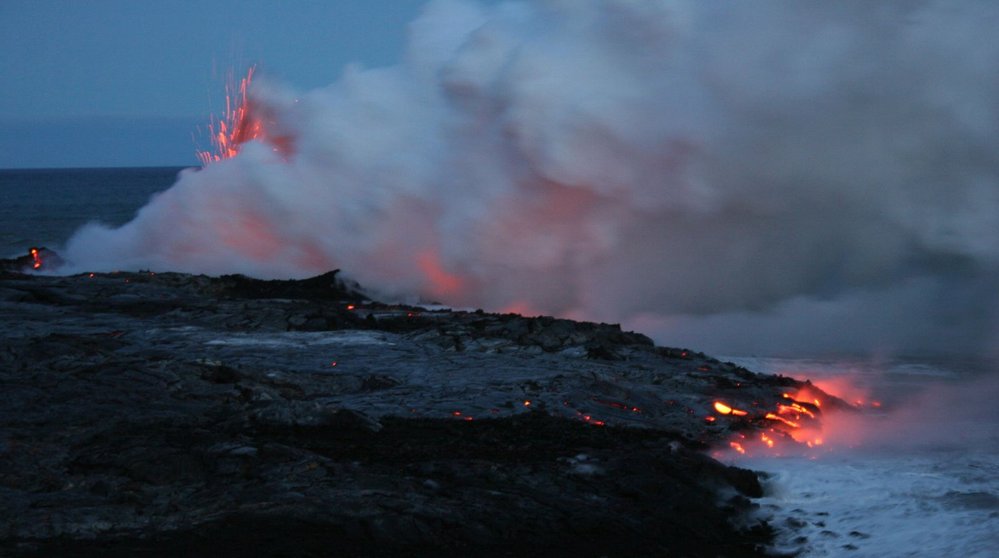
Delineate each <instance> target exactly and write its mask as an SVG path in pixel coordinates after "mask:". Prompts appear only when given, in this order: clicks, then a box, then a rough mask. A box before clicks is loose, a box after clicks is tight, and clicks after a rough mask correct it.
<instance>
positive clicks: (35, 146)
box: [0, 0, 426, 168]
mask: <svg viewBox="0 0 999 558" xmlns="http://www.w3.org/2000/svg"><path fill="white" fill-rule="evenodd" d="M425 3H426V0H391V1H371V0H324V1H318V0H316V1H306V0H299V1H275V0H239V1H236V0H216V1H212V2H201V1H193V0H158V1H156V2H135V1H132V0H91V1H86V2H82V1H81V2H75V1H70V0H3V1H2V2H0V76H2V78H0V168H46V167H106V166H161V165H163V166H170V165H195V164H197V160H196V158H195V155H194V153H195V150H196V143H197V140H198V139H199V138H200V140H201V141H200V143H201V145H202V146H205V145H206V144H207V139H205V138H204V137H203V136H201V135H199V133H198V130H199V127H200V129H201V130H203V129H204V124H205V123H207V122H208V119H209V116H210V115H211V114H212V113H213V112H217V110H218V108H219V107H220V106H221V105H220V99H221V98H222V94H223V91H224V87H225V77H226V73H227V72H228V71H230V70H233V69H235V70H236V71H238V72H242V71H244V70H245V68H247V67H248V66H249V65H250V64H257V65H258V70H259V71H260V72H262V73H264V74H266V75H268V76H270V77H273V78H277V79H280V80H281V81H282V82H284V83H286V84H288V85H290V86H292V87H294V88H297V89H301V90H307V89H312V88H315V87H320V86H324V85H328V84H330V83H332V82H334V81H335V80H336V79H337V77H338V76H339V75H340V74H341V73H342V72H343V69H344V68H345V66H347V65H348V64H351V63H359V64H362V65H363V66H364V67H379V66H386V65H391V64H392V63H394V62H395V61H397V60H398V59H399V57H400V56H401V53H402V49H403V45H404V43H405V39H406V28H407V27H406V26H407V23H408V22H410V21H411V20H413V19H414V18H415V17H416V16H417V15H418V14H419V12H420V10H421V9H422V7H423V5H424V4H425Z"/></svg>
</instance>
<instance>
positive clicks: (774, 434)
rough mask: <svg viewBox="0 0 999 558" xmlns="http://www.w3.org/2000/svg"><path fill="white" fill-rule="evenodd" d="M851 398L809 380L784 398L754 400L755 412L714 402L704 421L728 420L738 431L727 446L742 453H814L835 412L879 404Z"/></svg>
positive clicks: (824, 443)
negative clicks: (847, 399)
mask: <svg viewBox="0 0 999 558" xmlns="http://www.w3.org/2000/svg"><path fill="white" fill-rule="evenodd" d="M851 400H852V401H853V402H852V403H847V402H846V401H844V400H843V399H841V398H839V397H838V396H836V395H833V394H831V393H828V392H826V391H823V390H822V389H820V388H818V387H816V386H814V385H813V384H811V383H806V384H805V385H803V386H801V387H800V388H798V389H797V390H794V391H791V392H785V393H783V394H781V399H779V400H777V401H773V402H771V403H770V404H760V403H757V402H754V403H753V410H752V411H745V410H742V409H737V408H735V407H733V406H732V405H731V404H729V403H726V402H725V401H714V402H713V404H712V408H713V410H714V414H710V415H708V416H706V417H705V420H706V421H707V422H709V423H712V424H721V423H723V422H726V421H727V423H728V427H729V428H730V429H731V430H732V431H734V432H735V433H734V434H733V436H732V437H731V438H730V439H729V440H728V441H727V442H726V446H727V447H728V448H729V449H731V450H732V451H735V452H736V453H738V454H740V455H746V456H753V455H771V456H782V455H788V454H800V453H807V454H810V455H814V451H816V450H818V449H819V448H821V447H822V446H824V445H826V438H827V435H828V434H829V431H828V430H829V428H831V424H830V423H831V421H830V418H831V417H834V416H835V413H838V412H847V413H848V412H850V411H856V410H860V409H862V408H864V407H866V406H868V405H869V406H871V407H879V406H880V403H878V402H876V401H875V402H870V403H867V402H865V401H864V400H862V399H855V398H851Z"/></svg>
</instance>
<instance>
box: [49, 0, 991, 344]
mask: <svg viewBox="0 0 999 558" xmlns="http://www.w3.org/2000/svg"><path fill="white" fill-rule="evenodd" d="M997 18H999V5H996V4H994V3H991V2H986V1H982V2H974V1H967V2H954V1H950V0H939V1H922V2H879V3H876V4H872V3H869V2H863V1H859V0H857V1H845V2H834V3H830V2H818V1H816V2H801V1H791V0H786V1H770V2H752V3H718V2H700V1H665V0H664V1H652V0H548V1H539V2H503V3H500V4H496V5H490V6H483V5H480V4H478V3H476V2H473V1H464V0H437V1H434V2H431V3H429V4H428V5H427V7H426V9H425V11H424V12H423V14H422V16H421V17H420V18H419V19H418V20H416V21H414V22H413V23H412V24H411V26H410V29H409V33H410V35H409V40H408V46H407V51H406V53H405V57H404V59H403V61H402V62H401V63H400V64H399V65H397V66H394V67H388V68H377V69H363V68H359V67H349V68H347V69H346V70H345V71H344V73H343V75H342V77H341V78H340V79H339V80H338V81H337V82H336V83H334V84H332V85H330V86H328V87H326V88H323V89H319V90H315V91H308V92H295V91H291V90H289V89H288V88H287V87H285V86H282V85H280V84H274V83H266V82H263V83H260V82H258V84H257V85H258V86H257V87H256V88H255V89H254V91H253V92H252V95H253V99H254V103H255V106H257V107H258V108H259V110H260V111H261V112H262V113H263V114H265V115H266V117H267V119H266V126H267V128H268V134H269V135H270V136H272V137H278V136H280V137H286V138H289V140H288V141H289V142H290V144H291V153H290V154H285V153H279V152H275V150H274V149H273V147H272V146H271V145H269V144H267V143H266V142H250V143H248V144H246V145H245V146H244V149H243V151H242V152H241V153H240V154H239V155H238V156H237V157H235V158H233V159H230V160H227V161H222V162H219V163H215V164H212V165H210V166H208V167H207V168H205V169H202V170H197V171H194V170H188V171H184V172H183V173H181V175H180V177H179V179H178V181H177V183H176V184H175V185H174V186H173V187H172V188H171V189H169V190H167V191H166V192H163V193H162V194H160V195H159V196H157V197H156V198H154V199H153V200H152V201H151V202H150V203H149V205H147V206H146V207H144V208H143V209H142V210H141V211H140V212H139V213H138V215H137V216H136V218H135V219H134V220H133V221H132V222H130V223H128V224H126V225H124V226H123V227H121V228H118V229H108V228H106V227H103V226H101V225H99V224H92V225H88V226H87V227H84V228H83V229H81V230H80V231H79V232H78V233H77V234H76V235H75V236H74V237H73V238H72V239H71V240H70V241H69V243H68V246H67V248H66V254H67V256H68V259H69V260H70V261H72V262H74V263H75V265H76V266H77V268H78V269H83V268H86V269H118V268H150V269H158V270H178V271H189V272H200V273H233V272H238V273H245V274H250V275H254V276H258V277H282V278H283V277H303V276H308V275H311V274H315V273H319V272H322V271H326V270H329V269H331V268H334V267H339V268H342V269H344V270H345V272H346V273H347V274H348V275H350V276H352V277H353V278H355V279H357V280H359V281H360V282H361V283H362V284H364V285H367V286H369V287H372V288H375V289H377V290H378V291H380V292H381V293H383V294H385V295H387V296H404V295H413V294H417V295H420V296H423V297H425V298H429V299H437V300H441V301H443V302H446V303H449V304H453V305H463V306H476V307H483V308H487V309H493V310H502V309H519V310H528V311H533V312H544V313H552V314H558V315H564V316H571V317H583V318H588V319H595V320H613V321H622V320H623V321H625V322H626V324H628V325H630V324H639V325H646V326H648V327H652V329H653V332H652V333H654V334H656V336H657V337H659V338H660V339H661V340H663V341H664V342H690V343H691V344H697V345H698V346H700V347H703V348H707V349H709V350H716V349H717V350H724V347H722V346H721V344H720V342H719V340H728V339H730V338H741V339H744V340H746V341H744V343H745V344H746V345H747V347H746V348H747V349H748V350H750V351H757V352H774V351H782V350H815V348H816V347H818V348H824V349H838V350H851V349H861V350H873V349H878V350H898V351H911V350H919V349H925V348H927V347H931V348H937V349H939V348H940V347H939V344H940V343H944V344H946V347H944V348H945V349H948V350H962V351H967V350H975V351H983V352H988V351H990V350H993V348H994V347H997V346H999V343H997V341H999V334H997V332H999V302H997V299H996V296H995V293H996V292H997V290H996V289H997V287H999V186H997V178H999V149H997V147H999V126H997V124H999V105H997V104H996V101H995V99H997V98H999V41H997V40H995V39H994V38H993V37H994V28H995V24H996V21H997ZM280 151H282V152H283V151H284V149H282V150H280ZM795 340H797V341H795ZM729 350H731V349H729Z"/></svg>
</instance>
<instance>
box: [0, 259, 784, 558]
mask: <svg viewBox="0 0 999 558" xmlns="http://www.w3.org/2000/svg"><path fill="white" fill-rule="evenodd" d="M15 264H17V262H10V261H8V262H7V266H6V270H5V271H0V314H2V317H3V319H2V322H0V323H2V324H4V325H3V334H2V339H3V341H2V348H0V495H2V501H3V503H4V505H3V506H0V551H2V552H0V554H3V555H13V556H70V555H71V556H98V555H100V556H133V555H142V556H178V555H191V556H196V555H207V554H209V553H211V554H216V555H236V554H255V555H260V556H281V555H285V556H334V555H335V556H376V555H378V556H384V555H405V556H424V555H425V556H445V555H453V556H466V555H477V556H529V555H541V554H547V555H557V556H561V555H572V556H617V555H626V554H632V555H633V554H636V553H638V554H640V555H649V556H762V555H765V552H764V548H765V546H766V545H767V544H768V543H769V542H770V541H771V540H772V536H773V532H772V529H771V527H770V526H769V525H767V524H766V523H764V522H761V521H759V520H757V519H753V517H752V510H753V507H754V504H753V502H752V499H753V498H755V497H759V496H760V495H761V494H762V489H761V486H760V482H759V479H758V478H757V475H756V474H755V473H753V472H750V471H746V470H742V469H738V468H735V467H730V466H726V465H723V464H721V463H719V462H717V461H715V460H713V459H712V458H710V457H708V456H707V455H706V451H705V450H706V449H707V448H708V447H709V445H711V444H716V443H719V442H722V441H724V440H725V439H727V437H729V436H731V435H732V434H733V433H734V432H738V431H741V430H742V431H744V430H750V429H753V428H755V426H754V424H753V423H752V422H751V421H735V420H732V421H728V420H723V421H707V420H705V416H706V414H708V413H709V412H710V406H711V401H712V400H713V398H717V397H724V398H725V399H726V400H727V401H731V402H733V404H738V405H741V406H743V407H745V408H749V407H752V406H758V405H769V404H770V403H771V402H773V401H776V400H779V398H780V396H781V393H782V390H783V389H786V388H787V387H789V386H792V387H793V386H795V385H796V382H795V381H794V380H791V379H789V378H783V377H772V376H762V375H757V374H753V373H752V372H749V371H747V370H745V369H743V368H740V367H738V366H735V365H733V364H730V363H723V362H719V361H717V360H715V359H712V358H710V357H707V356H705V355H702V354H699V353H693V352H690V351H687V350H685V349H671V348H665V347H656V346H655V345H654V344H653V343H652V342H651V340H649V339H648V338H647V337H645V336H643V335H640V334H636V333H629V332H623V331H621V329H620V328H619V327H618V326H615V325H607V324H591V323H582V322H573V321H569V320H559V319H554V318H548V317H538V318H526V317H522V316H518V315H511V314H507V315H499V314H489V313H484V312H481V311H477V312H459V311H452V310H427V309H425V308H420V307H409V306H400V305H388V304H381V303H377V302H374V301H372V300H369V299H368V298H367V297H366V296H365V295H364V293H363V291H362V290H361V289H360V288H359V287H358V286H357V285H353V284H350V283H348V282H345V281H342V280H340V279H339V277H338V276H337V274H336V272H332V273H329V274H325V275H322V276H319V277H315V278H312V279H307V280H302V281H259V280H254V279H249V278H246V277H242V276H224V277H217V278H213V277H206V276H195V275H187V274H179V273H149V272H136V273H124V272H123V273H95V274H82V275H76V276H70V277H53V276H44V275H33V274H24V273H21V272H20V270H18V269H15V267H16V265H15ZM3 267H4V266H0V268H3Z"/></svg>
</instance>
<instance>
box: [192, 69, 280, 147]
mask: <svg viewBox="0 0 999 558" xmlns="http://www.w3.org/2000/svg"><path fill="white" fill-rule="evenodd" d="M255 71H256V67H255V66H251V67H250V69H249V70H247V72H246V77H244V78H243V79H241V80H239V85H236V82H235V78H233V77H232V74H230V77H229V79H228V82H227V83H226V87H225V93H226V95H225V112H223V113H222V116H221V117H216V116H212V118H211V121H210V122H209V124H208V133H209V134H210V136H211V144H212V147H211V149H210V150H207V151H201V150H199V151H198V152H197V156H198V160H199V161H201V164H202V165H208V164H209V163H213V162H215V161H221V160H223V159H229V158H231V157H235V156H236V155H237V154H238V153H239V152H240V150H241V149H242V145H243V144H244V143H246V142H248V141H251V140H266V141H267V142H268V143H269V144H270V145H271V147H272V148H273V150H274V151H275V152H278V153H281V154H282V155H285V156H287V155H288V154H290V153H291V138H290V137H288V136H283V135H275V134H273V133H269V132H273V130H270V131H269V130H268V129H267V128H266V127H265V121H266V122H267V123H269V124H273V121H272V119H271V120H268V119H267V118H265V116H266V114H267V111H266V110H263V109H262V108H261V107H260V106H259V105H257V104H255V103H254V102H253V99H252V98H251V97H250V84H251V83H252V82H253V74H254V72H255Z"/></svg>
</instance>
